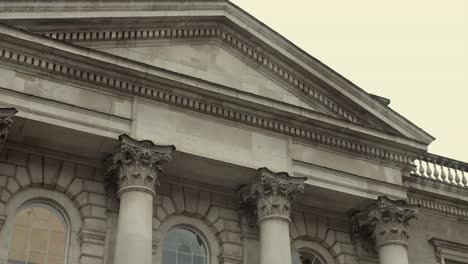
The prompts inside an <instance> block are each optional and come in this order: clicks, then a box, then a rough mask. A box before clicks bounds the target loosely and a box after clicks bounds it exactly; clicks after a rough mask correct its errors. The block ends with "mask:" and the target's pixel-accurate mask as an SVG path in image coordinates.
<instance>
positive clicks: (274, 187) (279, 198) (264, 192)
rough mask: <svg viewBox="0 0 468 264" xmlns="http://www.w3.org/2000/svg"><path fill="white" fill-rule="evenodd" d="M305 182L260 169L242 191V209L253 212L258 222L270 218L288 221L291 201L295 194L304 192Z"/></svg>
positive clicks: (281, 173) (303, 179)
mask: <svg viewBox="0 0 468 264" xmlns="http://www.w3.org/2000/svg"><path fill="white" fill-rule="evenodd" d="M305 180H306V178H302V177H301V178H299V177H291V176H289V175H288V174H287V173H285V172H280V173H274V172H272V171H270V170H268V169H267V168H260V169H258V176H257V178H256V179H255V180H254V182H253V183H252V184H250V185H249V186H247V187H245V188H244V189H243V190H242V193H241V195H242V202H243V207H244V208H246V209H248V210H250V211H252V210H254V213H253V214H254V215H256V216H257V217H258V221H259V222H260V221H263V220H264V219H266V218H271V217H276V218H283V219H285V220H287V221H290V215H291V201H293V200H294V196H295V194H296V193H299V192H303V191H304V181H305Z"/></svg>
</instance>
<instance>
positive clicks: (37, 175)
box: [28, 154, 44, 186]
mask: <svg viewBox="0 0 468 264" xmlns="http://www.w3.org/2000/svg"><path fill="white" fill-rule="evenodd" d="M28 172H29V177H30V179H31V185H32V186H41V185H42V183H43V182H44V176H43V164H42V157H41V156H38V155H34V154H31V155H29V161H28Z"/></svg>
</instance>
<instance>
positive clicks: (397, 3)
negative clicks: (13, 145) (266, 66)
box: [231, 0, 468, 162]
mask: <svg viewBox="0 0 468 264" xmlns="http://www.w3.org/2000/svg"><path fill="white" fill-rule="evenodd" d="M231 1H232V2H233V3H234V4H236V5H238V6H239V7H241V8H242V9H244V10H245V11H247V12H249V13H250V14H251V15H253V16H254V17H256V18H257V19H259V20H260V21H262V22H263V23H265V24H266V25H268V26H269V27H271V28H272V29H274V30H275V31H277V32H278V33H280V34H281V35H283V36H284V37H286V38H287V39H289V40H290V41H292V42H293V43H294V44H296V45H297V46H299V47H300V48H302V49H303V50H305V51H307V52H308V53H309V54H311V55H312V56H314V57H315V58H317V59H319V60H320V61H322V62H323V63H325V64H326V65H328V66H329V67H331V68H332V69H334V70H335V71H337V72H338V73H340V74H341V75H343V76H344V77H346V78H347V79H349V80H350V81H352V82H353V83H355V84H356V85H358V86H359V87H361V88H362V89H364V90H366V91H367V92H370V93H373V94H377V95H380V96H384V97H387V98H389V99H391V103H390V106H391V107H392V108H393V109H394V110H396V111H397V112H399V113H400V114H401V115H403V116H404V117H406V118H407V119H409V120H410V121H412V122H413V123H415V124H416V125H418V126H419V127H421V128H422V129H424V130H425V131H426V132H428V133H429V134H431V135H432V136H434V137H436V140H435V141H434V142H433V143H432V144H431V145H430V147H429V151H430V152H432V153H435V154H439V155H442V156H447V157H450V158H454V159H458V160H462V161H465V162H468V0H411V1H408V0H392V1H378V0H353V1H345V0H289V1H274V0H273V1H272V0H231Z"/></svg>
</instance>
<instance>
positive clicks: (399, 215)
mask: <svg viewBox="0 0 468 264" xmlns="http://www.w3.org/2000/svg"><path fill="white" fill-rule="evenodd" d="M418 212H419V205H417V204H414V205H413V204H408V203H407V202H405V201H402V200H398V201H394V200H390V199H389V198H387V197H385V196H381V197H379V199H378V200H377V202H376V203H375V204H374V205H373V206H372V207H371V209H370V210H369V213H368V218H369V222H370V226H371V229H372V236H373V238H374V239H375V243H376V247H377V248H378V247H380V246H382V245H385V244H399V245H403V246H405V247H406V246H407V245H408V238H409V230H408V228H409V221H410V220H411V219H413V218H416V217H417V215H418Z"/></svg>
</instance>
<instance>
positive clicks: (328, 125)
mask: <svg viewBox="0 0 468 264" xmlns="http://www.w3.org/2000/svg"><path fill="white" fill-rule="evenodd" d="M1 30H2V35H3V36H2V39H3V40H4V41H3V42H2V46H1V52H0V57H1V61H2V62H3V63H4V65H6V66H7V67H17V68H21V69H22V70H24V71H29V72H34V73H35V74H37V75H40V76H43V77H45V78H57V77H58V78H67V80H69V81H71V82H79V83H81V84H87V85H88V86H89V87H90V88H97V89H100V90H106V91H111V92H117V93H119V94H127V95H131V96H139V97H145V98H148V99H150V100H155V101H158V102H162V103H165V104H169V105H173V106H175V107H177V108H181V109H188V110H190V111H193V112H196V113H199V114H203V115H210V116H214V117H217V118H222V119H226V120H229V121H234V122H239V123H242V124H246V125H249V126H253V127H256V128H260V129H266V130H270V131H273V132H276V133H280V134H283V135H287V136H291V137H293V138H296V139H299V140H304V141H306V142H309V143H312V144H319V145H323V146H326V147H330V148H334V149H338V150H340V151H345V152H350V153H361V154H363V155H364V156H367V157H369V158H371V159H378V160H382V161H386V162H390V163H396V164H409V163H410V162H411V160H412V158H413V157H415V156H417V155H418V153H419V152H423V151H424V150H425V145H424V144H422V143H420V142H416V141H414V140H411V139H409V138H405V137H398V136H395V135H389V134H387V133H383V132H381V131H378V130H375V129H371V128H366V127H362V126H359V125H355V124H353V123H350V122H346V121H343V120H340V119H337V118H333V117H330V116H326V115H323V114H320V113H317V112H314V111H309V110H306V109H303V108H300V107H297V106H294V105H288V104H285V103H283V102H279V101H273V100H268V99H266V98H262V97H259V96H256V95H252V94H248V93H242V92H240V91H236V90H233V89H231V88H229V87H224V86H220V85H216V84H212V83H209V82H204V81H202V80H197V79H195V78H191V77H189V76H183V75H180V74H177V73H173V72H168V71H165V70H163V69H158V68H155V67H150V66H148V65H142V64H140V63H137V62H134V61H130V60H127V59H124V58H120V57H117V56H113V55H109V54H105V53H102V52H99V51H94V50H89V49H85V48H82V47H78V46H74V45H70V44H66V43H63V42H59V41H56V40H53V39H50V38H45V37H40V36H37V35H34V34H29V33H25V32H20V31H18V30H15V29H13V28H9V27H5V26H2V27H1ZM405 166H406V165H405Z"/></svg>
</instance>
